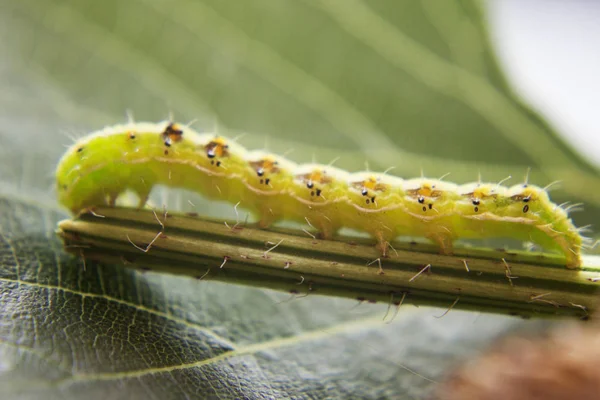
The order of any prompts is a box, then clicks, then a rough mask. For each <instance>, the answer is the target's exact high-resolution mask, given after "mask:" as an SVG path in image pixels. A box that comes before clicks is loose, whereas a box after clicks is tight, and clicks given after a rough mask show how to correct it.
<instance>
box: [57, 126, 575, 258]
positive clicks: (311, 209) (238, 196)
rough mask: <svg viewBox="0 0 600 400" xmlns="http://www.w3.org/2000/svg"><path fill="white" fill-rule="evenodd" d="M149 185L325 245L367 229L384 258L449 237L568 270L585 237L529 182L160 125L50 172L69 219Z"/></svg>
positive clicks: (124, 131)
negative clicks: (245, 142) (476, 177)
mask: <svg viewBox="0 0 600 400" xmlns="http://www.w3.org/2000/svg"><path fill="white" fill-rule="evenodd" d="M155 185H165V186H170V187H177V188H183V189H188V190H192V191H196V192H199V193H202V194H203V195H205V196H207V197H209V198H213V199H218V200H224V201H228V202H230V203H232V204H236V207H237V206H239V207H240V208H243V209H246V210H248V211H250V212H251V213H253V214H254V215H255V216H256V217H257V218H258V221H259V225H260V226H261V227H268V226H270V225H271V224H273V223H276V222H278V221H281V220H293V221H297V222H300V223H307V224H309V225H310V226H312V227H313V228H315V229H317V230H318V231H319V232H320V237H321V238H324V239H330V238H332V237H333V236H334V235H335V234H336V233H337V231H338V230H339V229H340V228H342V227H348V228H352V229H355V230H359V231H363V232H367V233H368V234H370V235H371V236H373V237H374V238H375V239H376V240H377V246H378V248H380V250H381V251H382V253H383V255H386V254H387V253H388V246H389V243H390V242H391V241H392V240H394V239H395V238H396V237H398V236H418V237H425V238H428V239H430V240H431V241H433V242H434V243H436V244H437V245H438V246H439V248H440V251H441V252H442V253H447V254H449V253H451V252H452V243H453V242H454V241H455V240H456V239H460V238H467V239H468V238H488V237H489V238H492V237H506V238H512V239H518V240H522V241H526V242H534V243H536V244H538V245H540V246H542V247H543V248H545V249H548V250H554V251H558V252H561V253H563V254H564V256H565V260H566V265H567V267H569V268H577V267H579V266H580V253H581V249H582V247H583V245H584V243H585V240H586V239H585V238H584V237H582V236H581V234H580V231H579V230H578V229H577V228H576V227H575V226H574V225H573V223H572V221H571V219H570V218H569V216H568V214H567V212H566V211H565V210H564V209H563V208H561V207H560V206H557V205H556V204H554V203H552V201H551V200H550V198H549V197H548V193H547V192H546V191H545V190H544V189H542V188H539V187H537V186H534V185H529V184H521V185H516V186H513V187H510V188H506V187H504V186H502V185H500V184H494V183H482V182H477V183H471V184H465V185H460V186H458V185H455V184H452V183H449V182H444V181H441V180H435V179H428V178H417V179H408V180H405V179H401V178H399V177H396V176H392V175H389V174H385V173H372V172H359V173H348V172H346V171H343V170H341V169H338V168H335V167H332V166H328V165H320V164H306V165H297V164H295V163H293V162H291V161H289V160H287V159H285V158H284V157H281V156H277V155H274V154H270V153H266V152H263V151H247V150H245V149H244V148H243V147H242V146H240V145H239V144H237V143H236V142H235V141H232V140H229V139H227V138H224V137H221V136H217V135H214V134H198V133H196V132H194V131H193V130H192V129H190V128H188V127H184V126H181V125H179V124H176V123H172V122H169V121H165V122H161V123H158V124H152V123H130V124H126V125H117V126H113V127H109V128H105V129H103V130H101V131H98V132H96V133H92V134H90V135H88V136H87V137H84V138H83V139H81V140H78V141H77V142H76V143H75V144H74V145H73V146H72V147H71V148H70V149H69V150H68V151H67V152H66V153H65V155H64V156H63V157H62V158H61V160H60V162H59V165H58V167H57V170H56V187H57V192H58V199H59V202H60V203H61V204H62V205H63V206H65V207H66V208H68V209H69V210H71V211H72V212H73V213H78V212H80V211H81V210H82V209H85V208H89V207H93V206H95V205H104V204H109V205H112V204H114V203H115V201H116V199H117V197H118V196H119V195H120V194H122V193H123V192H125V191H127V190H131V191H133V192H135V193H136V194H137V195H138V196H139V198H140V206H143V205H144V204H145V203H146V200H147V198H148V196H149V194H150V192H151V190H152V188H153V187H154V186H155Z"/></svg>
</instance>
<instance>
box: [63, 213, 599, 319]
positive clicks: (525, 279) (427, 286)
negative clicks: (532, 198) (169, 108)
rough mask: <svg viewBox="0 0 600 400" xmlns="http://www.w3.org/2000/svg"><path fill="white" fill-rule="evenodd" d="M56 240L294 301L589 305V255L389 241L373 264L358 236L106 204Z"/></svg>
mask: <svg viewBox="0 0 600 400" xmlns="http://www.w3.org/2000/svg"><path fill="white" fill-rule="evenodd" d="M58 233H59V235H60V236H61V237H62V238H63V240H64V243H65V248H66V249H67V250H70V251H71V252H73V253H76V254H80V255H82V256H83V257H85V258H86V259H95V260H100V261H108V262H118V263H123V264H125V265H126V266H132V267H135V268H141V269H152V270H156V271H161V272H167V273H171V274H181V275H187V276H191V277H195V278H198V279H214V280H219V281H224V282H230V283H241V284H245V285H251V286H258V287H265V288H272V289H276V290H283V291H287V292H290V293H294V294H298V295H308V294H311V295H313V294H322V295H330V296H339V297H348V298H355V299H358V300H366V301H370V302H377V301H380V302H387V303H390V304H396V305H398V304H400V303H402V304H409V303H410V304H415V305H430V306H437V307H442V308H444V309H449V308H454V309H467V310H476V311H480V312H489V313H501V314H508V315H519V316H522V317H531V316H536V317H552V316H574V317H579V318H582V319H587V318H588V316H589V315H590V314H591V313H592V312H593V311H595V310H596V308H597V305H598V300H599V297H598V293H597V291H598V286H599V285H600V280H598V281H596V278H599V279H600V257H597V256H586V257H584V259H583V265H584V266H583V267H582V269H580V270H570V269H567V268H565V267H564V266H563V263H564V261H563V260H562V259H561V258H560V257H558V256H554V255H548V254H538V253H528V252H517V251H511V252H507V251H499V250H493V249H472V248H469V249H457V250H456V251H455V254H454V255H452V256H449V255H440V254H436V250H435V248H434V247H432V246H430V245H426V244H416V243H398V244H396V243H394V248H395V250H392V251H391V254H390V256H389V257H388V258H379V257H380V256H379V252H378V250H377V249H376V248H375V247H374V246H373V243H372V241H370V240H368V239H364V240H363V239H354V238H352V239H351V238H343V239H340V240H335V241H331V240H318V239H313V238H311V237H309V236H308V235H307V234H306V233H305V232H302V231H300V232H298V231H292V230H283V229H276V230H260V229H255V228H252V227H240V226H236V225H235V224H231V223H227V224H226V223H224V222H223V221H214V220H209V219H205V218H200V217H197V216H195V215H171V214H168V215H166V216H165V215H162V214H157V213H155V212H153V211H151V210H141V209H130V208H108V207H104V208H100V207H98V208H95V209H94V211H93V212H86V213H82V214H81V215H79V216H78V217H76V218H74V219H69V220H64V221H61V222H60V223H59V231H58ZM150 244H151V245H150ZM380 267H381V268H380Z"/></svg>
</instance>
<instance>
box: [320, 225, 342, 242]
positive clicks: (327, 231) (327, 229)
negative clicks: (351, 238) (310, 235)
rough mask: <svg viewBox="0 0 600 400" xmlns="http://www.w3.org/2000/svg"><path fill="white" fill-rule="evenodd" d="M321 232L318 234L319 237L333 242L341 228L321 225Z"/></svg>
mask: <svg viewBox="0 0 600 400" xmlns="http://www.w3.org/2000/svg"><path fill="white" fill-rule="evenodd" d="M318 229H319V232H318V233H317V237H318V238H319V239H323V240H331V239H333V237H334V236H335V235H336V233H337V231H338V230H339V227H336V226H333V225H331V224H320V225H319V227H318Z"/></svg>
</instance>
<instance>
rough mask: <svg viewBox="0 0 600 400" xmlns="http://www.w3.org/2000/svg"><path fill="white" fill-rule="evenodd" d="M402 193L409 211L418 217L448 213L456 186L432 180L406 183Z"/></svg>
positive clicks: (416, 180) (415, 180)
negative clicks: (404, 195)
mask: <svg viewBox="0 0 600 400" xmlns="http://www.w3.org/2000/svg"><path fill="white" fill-rule="evenodd" d="M404 191H405V194H406V199H407V207H408V209H409V211H410V212H412V213H415V214H418V215H429V216H436V215H438V214H441V213H445V212H449V211H451V208H452V206H453V200H454V199H455V197H456V185H452V184H450V183H446V182H441V181H436V180H432V179H422V178H419V179H412V180H410V181H406V184H405V188H404Z"/></svg>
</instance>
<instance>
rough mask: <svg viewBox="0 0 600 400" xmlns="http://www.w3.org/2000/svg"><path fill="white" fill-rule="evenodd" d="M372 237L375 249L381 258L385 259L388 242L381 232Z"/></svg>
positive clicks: (388, 246)
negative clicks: (375, 242)
mask: <svg viewBox="0 0 600 400" xmlns="http://www.w3.org/2000/svg"><path fill="white" fill-rule="evenodd" d="M374 236H375V239H376V240H377V244H376V245H375V247H376V248H377V250H379V251H380V252H381V257H384V258H387V257H388V256H389V253H388V251H389V248H390V242H389V241H388V240H387V238H386V237H385V235H384V234H383V233H382V232H377V233H376V234H375V235H374Z"/></svg>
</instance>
